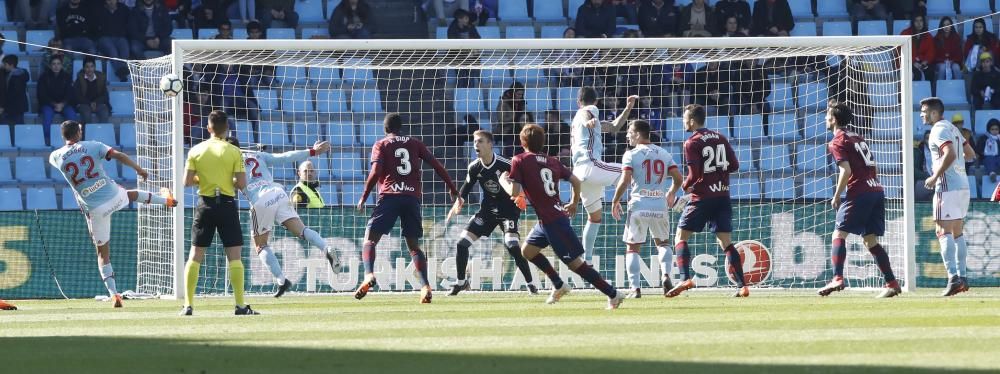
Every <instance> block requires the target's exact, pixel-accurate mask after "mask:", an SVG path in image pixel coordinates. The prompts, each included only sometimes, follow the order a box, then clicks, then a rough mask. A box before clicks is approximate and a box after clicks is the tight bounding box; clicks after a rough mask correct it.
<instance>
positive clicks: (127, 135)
mask: <svg viewBox="0 0 1000 374" xmlns="http://www.w3.org/2000/svg"><path fill="white" fill-rule="evenodd" d="M118 142H119V143H121V146H122V148H123V149H125V150H127V151H128V150H134V149H135V147H136V143H135V124H134V123H132V122H127V123H123V124H121V125H118Z"/></svg>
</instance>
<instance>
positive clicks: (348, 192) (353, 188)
mask: <svg viewBox="0 0 1000 374" xmlns="http://www.w3.org/2000/svg"><path fill="white" fill-rule="evenodd" d="M342 192H343V194H344V198H343V199H342V200H341V201H342V204H343V205H346V206H354V205H355V204H357V203H358V200H360V199H361V194H363V193H364V192H365V186H364V184H362V183H348V184H344V186H343V187H342ZM375 195H377V194H376V193H375V192H374V191H373V192H372V193H370V194H368V200H366V201H365V205H367V206H372V205H375Z"/></svg>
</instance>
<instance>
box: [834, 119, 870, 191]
mask: <svg viewBox="0 0 1000 374" xmlns="http://www.w3.org/2000/svg"><path fill="white" fill-rule="evenodd" d="M828 147H829V149H830V154H832V155H833V162H834V163H835V164H838V165H839V164H840V163H841V162H844V161H847V163H848V164H849V165H851V177H850V178H848V179H847V198H848V199H851V198H854V197H856V196H858V195H861V194H863V193H866V192H882V184H881V183H879V181H878V167H877V166H876V162H875V158H874V156H872V152H871V149H870V148H869V147H868V143H866V142H865V138H864V137H863V136H861V135H858V134H857V133H855V132H853V131H844V130H840V129H838V130H837V131H836V133H835V134H834V136H833V140H832V141H831V142H830V144H829V145H828Z"/></svg>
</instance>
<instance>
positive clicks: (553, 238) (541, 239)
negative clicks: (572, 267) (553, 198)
mask: <svg viewBox="0 0 1000 374" xmlns="http://www.w3.org/2000/svg"><path fill="white" fill-rule="evenodd" d="M525 242H526V243H528V244H530V245H533V246H536V247H538V248H545V247H548V246H550V245H551V246H552V252H555V254H556V256H559V260H560V261H562V262H563V263H565V264H568V263H570V262H573V260H575V259H576V258H577V257H580V256H583V243H581V242H580V238H579V237H578V236H576V232H574V231H573V227H572V226H570V225H569V218H565V217H564V218H560V219H559V220H558V221H555V222H552V223H549V224H543V223H541V222H539V223H537V224H535V227H534V228H532V229H531V233H530V234H528V240H526V241H525Z"/></svg>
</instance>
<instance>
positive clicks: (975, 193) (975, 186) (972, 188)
mask: <svg viewBox="0 0 1000 374" xmlns="http://www.w3.org/2000/svg"><path fill="white" fill-rule="evenodd" d="M966 178H968V180H969V197H971V198H973V199H978V198H979V183H976V177H975V176H973V175H969V176H967V177H966ZM987 179H989V178H987ZM990 192H993V191H990ZM986 198H987V199H988V198H990V197H989V196H986Z"/></svg>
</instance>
